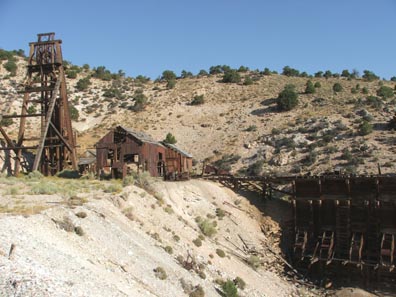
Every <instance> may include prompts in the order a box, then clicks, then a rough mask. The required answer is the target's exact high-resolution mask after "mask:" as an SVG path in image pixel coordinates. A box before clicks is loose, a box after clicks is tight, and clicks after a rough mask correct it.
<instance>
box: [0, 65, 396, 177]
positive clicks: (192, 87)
mask: <svg viewBox="0 0 396 297" xmlns="http://www.w3.org/2000/svg"><path fill="white" fill-rule="evenodd" d="M5 63H6V62H5V61H3V62H2V64H3V67H0V79H1V80H0V94H1V98H0V99H1V100H2V102H4V100H11V101H12V102H13V104H12V109H11V112H14V111H18V112H19V109H20V102H21V98H22V96H21V95H18V94H16V92H17V91H18V90H21V89H22V85H21V84H22V82H23V78H24V68H23V65H24V63H25V62H24V60H23V59H22V58H18V60H17V64H18V70H17V72H16V76H10V75H9V72H7V71H6V70H5V68H4V64H5ZM68 69H69V70H68V72H67V73H68V76H69V77H75V78H68V79H67V85H68V95H69V100H70V102H71V104H72V105H73V106H74V108H75V112H74V113H75V120H74V121H73V127H74V129H76V130H77V131H78V143H79V145H80V146H81V153H82V152H83V151H84V150H85V149H86V148H90V147H93V145H94V144H95V143H96V141H98V140H99V139H100V137H101V136H102V135H104V134H105V133H106V132H107V131H108V129H111V128H112V127H114V126H115V125H124V126H127V127H131V128H134V129H136V130H142V131H145V132H147V133H149V134H151V135H153V136H154V138H156V139H158V140H162V139H164V138H165V135H166V134H167V133H169V132H170V133H172V134H173V135H175V136H176V139H177V141H178V142H177V144H178V145H179V146H180V147H181V148H183V149H185V150H186V151H189V152H191V153H192V154H193V155H194V157H195V160H196V161H197V163H198V164H200V163H201V162H202V161H204V160H209V161H216V160H219V161H218V162H217V164H218V165H220V166H223V167H224V168H231V169H232V170H233V171H234V172H236V171H239V172H240V173H243V174H246V173H248V174H257V173H260V174H261V173H274V174H289V173H295V174H299V173H307V172H312V173H321V172H324V171H332V170H333V169H334V168H335V167H336V166H341V167H342V168H344V169H345V170H346V171H347V172H353V173H370V174H375V173H377V172H378V170H377V164H380V165H381V167H382V172H394V169H395V168H394V152H395V148H394V143H395V135H394V131H393V130H391V129H390V128H389V125H388V123H389V121H390V120H391V119H392V117H393V115H394V111H395V96H394V93H393V92H394V91H393V90H394V89H395V85H396V83H395V82H394V81H385V80H379V79H374V80H372V81H370V79H363V78H346V77H337V75H335V76H336V77H334V76H331V77H328V78H325V77H301V76H298V77H296V76H286V75H279V74H273V73H263V72H258V71H243V72H239V73H238V74H239V75H240V76H241V82H240V83H223V82H221V81H222V78H223V74H221V73H220V74H213V75H201V76H193V77H186V78H181V79H177V80H176V84H175V85H174V87H173V88H169V86H168V85H167V82H166V81H164V80H160V79H159V80H156V81H151V80H146V79H145V78H144V77H138V78H135V79H134V78H125V77H124V76H123V75H122V74H120V75H118V74H113V75H112V76H111V75H102V73H103V72H104V73H106V69H105V68H104V69H103V68H99V67H98V68H96V69H89V66H88V67H87V66H85V67H78V66H73V65H69V68H68ZM98 69H101V71H102V72H100V73H99V71H98ZM245 70H246V69H245ZM71 72H72V73H71ZM107 74H109V73H107ZM303 76H304V75H303ZM84 79H85V83H86V86H84V85H83V84H81V80H82V82H84ZM87 80H88V81H89V83H87ZM308 80H311V81H312V83H313V84H315V85H316V88H315V92H314V93H311V94H306V93H305V89H306V84H307V81H308ZM246 81H249V83H246ZM244 82H245V83H244ZM288 84H293V85H294V86H295V90H296V91H297V92H298V93H299V97H298V100H299V103H298V106H297V107H295V108H294V109H292V110H290V111H284V112H280V111H279V110H278V108H277V103H276V98H277V97H278V94H279V92H281V91H282V90H283V88H284V87H285V86H286V85H288ZM335 84H339V85H340V86H341V90H338V91H334V85H335ZM84 87H86V88H85V89H84ZM382 87H386V88H387V90H388V91H389V89H391V91H392V94H391V95H389V94H387V95H386V96H385V95H383V94H382V93H381V88H382ZM200 96H201V100H202V99H203V104H199V105H194V104H191V103H192V101H193V100H194V98H196V97H200ZM142 102H143V103H142ZM364 125H366V126H364ZM34 126H35V125H34V124H31V127H34ZM10 128H11V129H12V128H14V129H15V128H16V123H15V124H14V125H11V126H10Z"/></svg>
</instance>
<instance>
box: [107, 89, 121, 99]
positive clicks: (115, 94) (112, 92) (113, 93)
mask: <svg viewBox="0 0 396 297" xmlns="http://www.w3.org/2000/svg"><path fill="white" fill-rule="evenodd" d="M103 97H106V98H117V99H123V98H124V96H123V95H122V92H121V91H120V89H115V88H110V89H106V90H105V91H104V92H103Z"/></svg>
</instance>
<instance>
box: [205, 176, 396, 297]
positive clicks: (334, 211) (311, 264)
mask: <svg viewBox="0 0 396 297" xmlns="http://www.w3.org/2000/svg"><path fill="white" fill-rule="evenodd" d="M205 178H207V179H211V180H217V181H219V182H221V183H223V184H224V185H227V186H229V187H231V188H232V189H234V190H239V189H242V190H251V191H256V192H258V193H260V194H261V195H262V196H263V197H264V198H269V197H271V191H280V192H282V193H283V194H287V195H290V197H291V207H292V213H293V219H292V221H293V224H292V225H293V230H292V233H293V236H292V238H293V240H292V242H291V243H290V252H291V258H292V259H293V265H294V267H295V268H297V269H298V270H300V271H302V272H303V273H304V274H305V275H306V276H311V277H313V278H319V279H324V278H329V279H337V280H342V281H345V283H346V284H353V283H355V284H359V283H360V284H361V285H363V286H365V287H367V288H372V289H377V290H381V291H385V292H389V291H392V292H395V289H396V269H395V265H396V259H395V258H396V247H395V237H396V176H387V175H375V176H342V175H323V176H307V177H303V176H284V177H281V176H252V177H234V176H231V175H228V176H207V177H205ZM279 185H284V186H283V187H281V188H282V189H279Z"/></svg>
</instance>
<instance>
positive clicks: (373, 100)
mask: <svg viewBox="0 0 396 297" xmlns="http://www.w3.org/2000/svg"><path fill="white" fill-rule="evenodd" d="M365 103H366V104H367V105H369V106H371V107H374V108H376V109H379V108H381V107H382V104H383V103H382V101H381V100H380V99H379V98H378V97H375V96H367V98H366V102H365Z"/></svg>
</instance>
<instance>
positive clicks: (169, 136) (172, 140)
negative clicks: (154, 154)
mask: <svg viewBox="0 0 396 297" xmlns="http://www.w3.org/2000/svg"><path fill="white" fill-rule="evenodd" d="M164 142H166V143H169V144H175V143H176V142H177V140H176V137H175V136H174V135H173V134H172V133H168V134H166V137H165V139H164Z"/></svg>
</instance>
